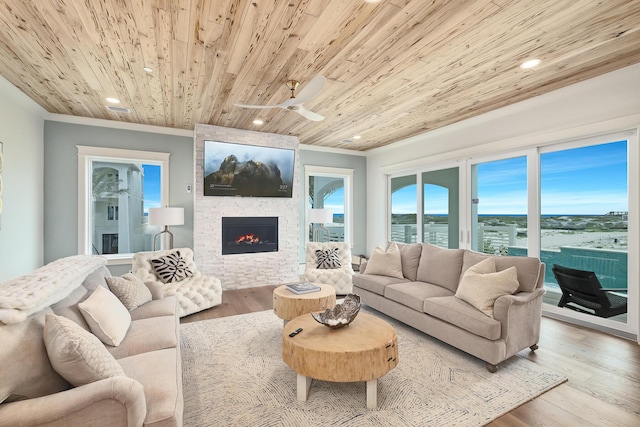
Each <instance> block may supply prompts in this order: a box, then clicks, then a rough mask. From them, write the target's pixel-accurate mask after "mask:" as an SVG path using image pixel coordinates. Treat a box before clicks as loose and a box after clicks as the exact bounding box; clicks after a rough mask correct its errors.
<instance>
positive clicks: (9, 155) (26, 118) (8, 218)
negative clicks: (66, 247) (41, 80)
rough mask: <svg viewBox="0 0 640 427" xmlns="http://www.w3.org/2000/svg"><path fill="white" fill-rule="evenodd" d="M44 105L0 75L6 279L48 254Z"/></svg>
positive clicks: (0, 221)
mask: <svg viewBox="0 0 640 427" xmlns="http://www.w3.org/2000/svg"><path fill="white" fill-rule="evenodd" d="M44 113H45V112H44V110H43V109H42V108H41V107H39V106H38V105H37V104H35V102H33V101H32V100H31V99H29V98H28V97H27V96H26V95H24V94H23V93H22V92H20V91H19V90H18V89H17V88H16V87H15V86H13V85H12V84H11V83H9V82H8V81H7V80H5V79H4V78H2V77H0V141H1V142H2V143H3V154H4V170H3V171H2V180H3V183H4V188H3V192H2V196H1V197H2V213H1V214H0V281H3V280H7V279H10V278H12V277H16V276H20V275H22V274H25V273H28V272H29V271H31V270H33V269H34V268H37V267H40V266H41V265H42V262H43V261H42V260H43V247H44V245H43V232H42V230H43V211H44V210H43V204H44V202H43V200H44V198H43V188H42V187H43V166H44V155H43V151H44V150H43V148H44V142H43V141H44V136H43V132H44V131H43V129H44V119H43V115H44Z"/></svg>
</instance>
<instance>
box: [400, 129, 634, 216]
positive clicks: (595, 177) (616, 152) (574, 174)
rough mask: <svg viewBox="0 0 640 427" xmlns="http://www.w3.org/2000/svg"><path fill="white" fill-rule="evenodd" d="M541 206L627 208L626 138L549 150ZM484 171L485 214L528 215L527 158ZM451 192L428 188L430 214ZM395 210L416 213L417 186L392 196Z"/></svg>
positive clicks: (547, 209) (443, 209)
mask: <svg viewBox="0 0 640 427" xmlns="http://www.w3.org/2000/svg"><path fill="white" fill-rule="evenodd" d="M540 162H541V163H540V168H541V187H542V192H541V210H542V214H543V215H554V214H566V215H601V214H605V213H607V212H609V211H627V210H628V203H627V143H626V141H620V142H613V143H609V144H601V145H596V146H590V147H581V148H574V149H570V150H563V151H556V152H550V153H543V154H542V155H541V160H540ZM477 169H478V199H479V201H480V203H479V204H478V213H479V214H480V215H495V214H502V215H525V214H526V213H527V175H526V174H527V162H526V158H525V157H517V158H512V159H506V160H499V161H494V162H487V163H481V164H479V165H478V167H477ZM447 200H448V194H447V190H446V189H445V188H443V187H439V186H435V185H427V186H426V188H425V197H424V202H425V212H426V213H428V214H445V213H447ZM392 203H393V207H394V209H393V212H394V213H415V212H416V208H415V186H410V187H405V188H403V189H401V190H398V191H396V192H395V193H394V194H393V196H392Z"/></svg>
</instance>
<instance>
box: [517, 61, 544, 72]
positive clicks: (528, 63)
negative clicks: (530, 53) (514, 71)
mask: <svg viewBox="0 0 640 427" xmlns="http://www.w3.org/2000/svg"><path fill="white" fill-rule="evenodd" d="M540 62H542V61H540V60H539V59H529V60H528V61H524V62H523V63H522V64H520V68H523V69H525V70H526V69H528V68H533V67H537V66H538V65H540Z"/></svg>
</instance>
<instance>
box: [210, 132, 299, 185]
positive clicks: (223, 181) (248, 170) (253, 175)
mask: <svg viewBox="0 0 640 427" xmlns="http://www.w3.org/2000/svg"><path fill="white" fill-rule="evenodd" d="M294 167H295V150H293V149H288V148H276V147H264V146H258V145H248V144H236V143H230V142H220V141H204V195H205V196H243V197H291V196H292V194H293V174H294Z"/></svg>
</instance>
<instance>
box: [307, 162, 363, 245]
mask: <svg viewBox="0 0 640 427" xmlns="http://www.w3.org/2000/svg"><path fill="white" fill-rule="evenodd" d="M304 172H305V187H306V200H307V203H306V206H305V207H306V209H305V218H306V229H307V230H308V232H307V233H306V238H307V241H314V240H315V235H316V234H317V236H318V239H319V240H321V241H331V242H352V241H353V236H352V204H353V202H352V195H351V189H352V187H353V169H343V168H329V167H322V166H309V165H307V166H305V168H304ZM310 209H327V210H329V211H330V212H331V219H330V220H329V221H328V222H327V223H325V224H312V223H310V221H309V210H310ZM320 227H322V228H324V230H323V229H320V230H318V228H320ZM316 232H317V233H316Z"/></svg>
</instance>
